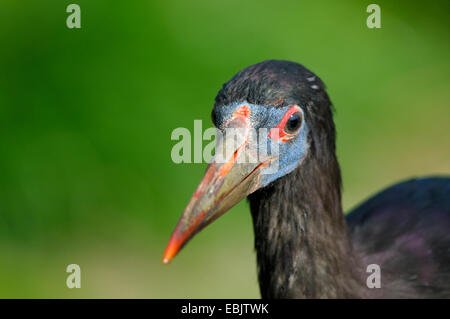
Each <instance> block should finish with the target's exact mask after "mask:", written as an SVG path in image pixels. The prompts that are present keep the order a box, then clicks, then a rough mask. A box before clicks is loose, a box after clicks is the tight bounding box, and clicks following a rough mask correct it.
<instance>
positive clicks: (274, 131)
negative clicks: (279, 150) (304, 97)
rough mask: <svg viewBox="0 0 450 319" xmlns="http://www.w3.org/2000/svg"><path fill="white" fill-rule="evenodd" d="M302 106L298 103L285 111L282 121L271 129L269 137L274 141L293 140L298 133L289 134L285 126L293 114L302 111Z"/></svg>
mask: <svg viewBox="0 0 450 319" xmlns="http://www.w3.org/2000/svg"><path fill="white" fill-rule="evenodd" d="M300 110H301V109H300V107H299V106H298V105H294V106H292V107H291V108H290V109H289V110H287V112H286V113H284V115H283V118H282V119H281V121H280V123H278V125H277V126H275V127H274V128H273V129H271V130H270V133H269V138H271V139H273V140H274V141H278V140H280V141H281V142H287V141H289V140H291V139H292V138H293V137H294V136H295V135H296V134H288V133H286V132H285V130H284V127H285V126H286V122H287V121H288V120H289V118H290V117H291V115H292V114H294V113H296V112H300ZM277 133H278V134H277Z"/></svg>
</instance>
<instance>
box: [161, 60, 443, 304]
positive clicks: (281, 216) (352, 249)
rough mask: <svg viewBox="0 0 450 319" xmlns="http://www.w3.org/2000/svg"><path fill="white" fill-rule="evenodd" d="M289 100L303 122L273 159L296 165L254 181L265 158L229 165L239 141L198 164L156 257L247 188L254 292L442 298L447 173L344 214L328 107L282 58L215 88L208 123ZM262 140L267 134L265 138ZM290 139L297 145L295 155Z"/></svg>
mask: <svg viewBox="0 0 450 319" xmlns="http://www.w3.org/2000/svg"><path fill="white" fill-rule="evenodd" d="M247 104H248V105H247ZM296 106H301V112H302V115H303V117H304V122H305V123H306V124H307V126H305V128H304V130H303V131H301V132H307V133H305V134H307V135H301V134H300V133H298V134H297V133H296V134H297V135H296V134H292V135H291V137H290V138H291V139H288V140H287V141H288V142H286V143H285V144H284V145H285V146H286V145H287V146H288V147H287V148H284V150H285V152H288V153H289V155H291V157H288V160H286V159H285V158H284V162H282V163H287V164H288V165H290V164H292V154H296V156H299V157H300V158H299V159H297V160H298V162H297V164H296V165H297V166H295V168H294V169H293V170H289V171H287V172H285V173H284V175H282V176H281V177H280V176H279V175H276V176H277V177H276V179H274V180H270V179H269V180H267V179H266V181H267V183H263V182H262V177H261V176H258V174H259V175H262V174H263V173H261V172H262V171H263V167H266V166H264V165H270V164H267V163H271V162H267V160H266V159H262V160H260V161H261V163H260V164H259V165H258V166H251V165H250V167H248V166H249V165H248V164H245V165H241V166H240V165H239V164H236V161H235V160H236V158H239V156H241V155H240V154H241V153H242V154H243V153H244V152H245V151H243V149H246V148H245V147H248V144H249V143H250V142H249V141H248V137H247V140H246V142H245V143H244V144H242V145H243V146H240V147H239V148H237V149H236V150H235V153H234V157H233V158H231V159H230V160H229V161H228V162H226V163H225V164H219V163H212V164H211V165H210V166H209V167H208V170H207V172H206V174H205V177H204V178H203V180H202V182H201V183H200V185H199V187H198V188H197V190H196V192H195V193H194V196H193V197H192V199H191V201H190V202H189V204H188V206H187V207H186V209H185V211H184V213H183V216H182V218H181V219H180V221H179V223H178V225H177V227H176V229H175V231H174V233H173V235H172V237H171V240H170V242H169V244H168V246H167V248H166V252H165V254H164V259H163V260H164V262H165V263H167V262H169V261H170V260H171V258H173V256H175V254H176V253H177V252H178V251H179V250H180V249H181V247H183V246H184V245H185V244H186V242H187V241H188V240H189V239H191V238H192V237H193V236H194V235H195V233H196V232H198V231H199V230H201V229H202V228H203V227H205V226H206V225H208V224H209V223H211V222H212V221H213V220H215V219H216V218H218V217H219V216H220V215H221V214H223V213H224V212H225V211H227V210H228V209H229V208H230V207H231V206H233V205H234V204H235V203H237V202H238V201H239V200H240V199H242V198H244V197H245V196H246V195H248V194H250V195H248V197H247V198H248V200H249V202H250V210H251V214H252V218H253V227H254V234H255V249H256V253H257V264H258V278H259V283H260V289H261V295H262V297H263V298H430V297H437V298H445V297H446V298H448V297H450V178H445V177H429V178H423V179H412V180H409V181H406V182H403V183H400V184H397V185H394V186H392V187H390V188H388V189H386V190H384V191H382V192H381V193H379V194H377V195H376V196H374V197H372V198H370V199H369V200H367V201H366V202H364V203H363V204H362V205H360V206H359V207H357V208H356V209H354V210H353V211H352V212H351V213H350V214H348V215H347V217H345V215H344V213H343V211H342V204H341V184H342V183H341V173H340V168H339V163H338V160H337V157H336V146H335V140H336V133H335V126H334V122H333V110H332V106H331V102H330V99H329V97H328V95H327V93H326V91H325V85H324V84H323V82H322V81H321V80H320V79H319V78H318V77H317V76H316V75H315V74H314V73H312V72H311V71H309V70H307V69H306V68H305V67H303V66H302V65H300V64H297V63H293V62H288V61H274V60H271V61H264V62H261V63H258V64H255V65H252V66H250V67H248V68H246V69H244V70H242V71H240V72H239V73H237V74H236V75H235V76H234V77H233V78H232V79H231V80H230V81H228V82H227V83H225V84H224V85H223V87H222V89H221V90H220V91H219V93H218V94H217V97H216V101H215V105H214V109H213V112H212V119H213V122H214V123H215V124H216V126H218V127H224V125H225V126H227V125H231V124H230V123H232V124H233V125H237V126H238V127H240V128H246V127H247V128H248V125H249V124H248V123H253V124H254V123H257V122H251V118H250V117H249V114H250V112H251V111H253V112H255V113H258V114H265V115H260V116H267V115H266V114H275V113H276V112H272V113H270V112H269V113H267V112H264V111H266V110H270V111H275V110H276V109H280V108H282V110H283V112H284V110H285V109H286V108H288V109H289V110H290V109H291V108H292V107H293V108H294V109H293V112H297V111H298V110H297V109H296ZM221 108H222V109H221ZM261 108H262V109H263V112H261ZM267 108H275V109H267ZM227 110H228V113H227V112H226V111H227ZM230 110H231V111H230ZM296 110H297V111H296ZM222 111H223V112H222ZM229 112H233V113H232V114H231V115H230V114H229ZM223 114H228V115H225V116H224V115H223ZM276 114H278V113H276ZM285 114H289V116H290V114H291V113H288V112H287V113H285ZM293 114H295V113H293ZM297 115H298V114H297ZM277 116H278V115H277ZM224 117H225V118H224ZM283 118H284V117H283ZM233 119H234V120H233ZM298 119H299V118H298V117H297V120H298ZM277 121H278V118H277ZM266 122H267V121H266ZM279 123H285V122H283V120H281V121H280V122H279ZM254 125H257V124H254ZM280 125H281V124H280ZM246 136H247V135H246ZM265 138H266V139H267V140H269V139H270V140H271V139H272V138H271V135H270V134H269V138H267V137H265ZM277 141H278V140H277ZM285 141H286V140H285ZM296 141H297V142H296ZM298 141H300V142H301V143H300V144H298ZM270 142H271V143H273V142H272V140H271V141H270ZM289 143H290V144H289ZM296 143H297V144H296ZM280 144H282V143H280ZM293 145H294V146H293ZM298 145H300V147H305V145H306V146H307V150H306V151H305V152H303V151H298V149H297V148H296V147H297V146H298ZM248 154H251V153H248ZM294 157H295V156H294ZM279 158H280V159H281V158H282V157H281V156H280V157H279ZM246 165H247V166H246ZM283 169H284V168H283V167H282V168H280V170H281V171H282V172H284V171H283ZM371 264H377V265H379V267H380V270H381V287H380V288H369V287H368V285H367V282H366V279H367V277H368V276H369V275H370V274H369V273H367V266H368V265H371Z"/></svg>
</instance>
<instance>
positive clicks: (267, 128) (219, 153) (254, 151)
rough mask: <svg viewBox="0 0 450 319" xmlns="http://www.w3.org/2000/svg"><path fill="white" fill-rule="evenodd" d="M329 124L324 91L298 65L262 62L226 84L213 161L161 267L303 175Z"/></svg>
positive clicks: (219, 100) (216, 113)
mask: <svg viewBox="0 0 450 319" xmlns="http://www.w3.org/2000/svg"><path fill="white" fill-rule="evenodd" d="M330 119H331V109H330V102H329V99H328V96H327V94H326V93H325V88H324V84H323V83H322V81H321V80H320V79H319V78H318V77H317V76H316V75H314V74H313V73H312V72H310V71H309V70H307V69H306V68H304V67H303V66H301V65H299V64H297V63H293V62H287V61H274V60H270V61H264V62H261V63H258V64H255V65H252V66H250V67H248V68H246V69H244V70H242V71H240V72H239V73H237V74H236V75H235V76H234V77H233V78H232V79H231V80H230V81H228V82H227V83H225V84H224V86H223V87H222V89H221V90H220V91H219V93H218V95H217V97H216V101H215V105H214V109H213V111H212V120H213V124H214V125H215V126H216V127H217V130H218V134H217V144H216V152H215V156H214V158H213V160H212V162H211V164H210V165H209V166H208V168H207V170H206V173H205V175H204V177H203V179H202V180H201V182H200V184H199V186H198V187H197V189H196V191H195V192H194V195H193V196H192V198H191V200H190V201H189V203H188V205H187V207H186V209H185V210H184V212H183V215H182V216H181V218H180V220H179V222H178V224H177V226H176V228H175V230H174V232H173V234H172V237H171V239H170V241H169V244H168V245H167V248H166V251H165V253H164V256H163V262H164V263H168V262H169V261H170V260H171V259H172V258H173V257H174V256H175V255H176V254H177V253H178V251H179V250H180V249H181V248H182V247H183V246H184V245H185V244H186V243H187V242H188V241H189V239H191V238H192V237H193V236H194V235H195V234H196V233H197V232H199V231H200V230H201V229H202V228H204V227H205V226H207V225H208V224H210V223H211V222H212V221H214V220H215V219H217V218H218V217H220V216H221V215H222V214H224V213H225V212H226V211H227V210H229V209H230V208H231V207H232V206H234V205H235V204H236V203H238V202H239V201H240V200H242V199H243V198H245V197H246V196H247V195H249V194H251V193H253V192H255V191H256V190H258V189H261V188H264V187H266V186H268V185H269V184H270V183H273V182H275V181H277V180H278V179H280V178H283V177H284V176H286V175H288V174H289V173H291V172H292V171H294V170H295V169H297V168H298V169H300V167H301V165H302V162H303V160H304V159H305V158H306V157H307V156H308V154H309V153H311V152H313V153H317V150H316V147H315V144H317V142H320V140H321V138H322V137H323V136H324V135H325V133H326V132H325V130H326V129H327V128H328V129H330V127H329V126H330V125H331V126H332V127H331V131H332V132H333V134H334V126H333V124H332V123H333V122H332V121H330ZM330 123H331V124H330ZM333 137H334V136H333ZM332 149H333V151H334V140H333V145H332Z"/></svg>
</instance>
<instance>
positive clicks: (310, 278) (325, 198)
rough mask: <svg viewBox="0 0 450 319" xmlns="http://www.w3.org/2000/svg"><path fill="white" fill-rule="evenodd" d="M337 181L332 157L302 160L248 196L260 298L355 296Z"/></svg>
mask: <svg viewBox="0 0 450 319" xmlns="http://www.w3.org/2000/svg"><path fill="white" fill-rule="evenodd" d="M334 160H335V158H334ZM340 183H341V181H340V172H339V166H338V164H337V160H335V167H333V165H332V166H330V167H327V168H324V167H321V166H320V164H319V163H317V162H316V161H314V160H311V159H308V158H307V159H306V160H305V162H304V163H303V164H302V167H301V168H298V169H296V170H295V171H294V172H292V173H291V174H289V175H287V176H285V177H283V178H281V179H279V180H277V181H275V182H274V183H272V184H271V185H270V186H268V187H266V188H264V189H261V190H259V191H257V192H255V193H254V194H252V195H251V196H249V201H250V208H251V212H252V217H253V225H254V232H255V249H256V253H257V262H258V278H259V283H260V289H261V295H262V297H263V298H346V297H357V296H356V295H355V292H356V291H358V289H357V287H355V286H357V285H358V282H359V280H358V277H359V276H358V274H357V271H356V270H355V269H356V268H355V265H354V263H355V262H356V261H355V260H354V258H352V252H351V246H350V242H349V238H348V235H347V229H346V222H345V218H344V215H343V213H342V208H341V198H340V197H341V196H340Z"/></svg>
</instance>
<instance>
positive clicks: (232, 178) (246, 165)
mask: <svg viewBox="0 0 450 319" xmlns="http://www.w3.org/2000/svg"><path fill="white" fill-rule="evenodd" d="M227 127H228V128H238V129H239V133H238V134H237V143H236V134H232V135H230V134H228V133H226V135H225V137H224V138H223V139H222V140H218V141H217V146H216V155H215V157H214V159H213V161H212V163H211V164H210V165H209V166H208V168H207V170H206V173H205V175H204V177H203V179H202V181H201V182H200V184H199V186H198V187H197V190H196V191H195V193H194V195H193V196H192V198H191V199H190V201H189V203H188V205H187V206H186V208H185V210H184V212H183V215H182V216H181V218H180V220H179V221H178V224H177V226H176V227H175V230H174V231H173V233H172V236H171V238H170V240H169V243H168V245H167V248H166V250H165V252H164V256H163V263H165V264H167V263H169V262H170V261H171V260H172V258H173V257H174V256H175V255H176V254H177V253H178V252H179V251H180V249H181V248H182V247H183V246H184V245H185V244H186V243H187V242H188V241H189V240H190V239H191V238H192V237H193V236H194V235H195V234H197V233H198V232H199V231H200V230H202V229H203V228H204V227H206V226H207V225H209V224H210V223H212V222H213V221H214V220H216V219H217V218H219V217H220V216H222V215H223V214H224V213H225V212H226V211H228V210H229V209H230V208H231V207H233V206H234V205H235V204H237V203H238V202H239V201H241V200H242V199H243V198H245V197H246V196H247V195H248V194H250V193H252V192H253V191H254V190H256V189H257V188H258V187H259V179H260V168H261V167H264V166H265V163H260V162H258V160H257V156H256V155H255V154H256V153H255V151H254V149H252V146H251V145H253V143H249V140H250V138H249V135H250V134H249V130H248V118H247V117H246V116H245V114H244V115H241V114H239V113H238V114H237V115H236V116H235V117H233V118H232V119H231V120H230V123H229V124H228V125H227ZM233 144H237V145H233ZM230 145H233V147H231V148H230V147H229V146H230ZM227 148H228V149H227ZM228 154H229V155H228ZM227 155H228V156H227ZM219 159H220V160H219Z"/></svg>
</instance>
